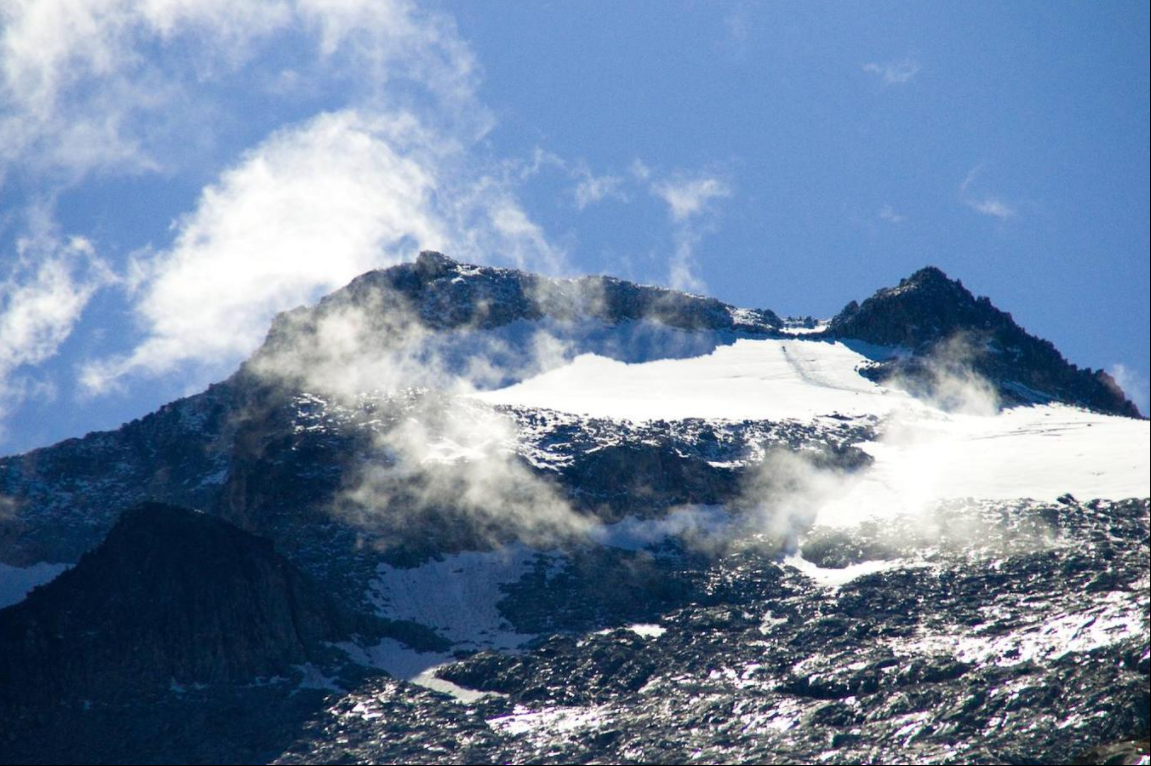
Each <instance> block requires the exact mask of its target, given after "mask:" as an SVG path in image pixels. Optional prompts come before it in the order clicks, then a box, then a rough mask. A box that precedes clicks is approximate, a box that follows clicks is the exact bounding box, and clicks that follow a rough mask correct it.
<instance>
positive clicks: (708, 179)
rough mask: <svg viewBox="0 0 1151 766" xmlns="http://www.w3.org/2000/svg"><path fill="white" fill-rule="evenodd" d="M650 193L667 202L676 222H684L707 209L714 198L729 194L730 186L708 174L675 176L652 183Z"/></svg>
mask: <svg viewBox="0 0 1151 766" xmlns="http://www.w3.org/2000/svg"><path fill="white" fill-rule="evenodd" d="M651 190H652V193H653V194H655V195H656V196H658V197H660V198H661V199H663V201H664V202H666V203H667V207H668V212H670V213H671V217H672V219H673V220H674V221H676V222H684V221H687V220H688V219H690V218H692V217H694V216H697V215H699V214H700V213H702V212H704V211H705V210H707V206H708V203H710V202H711V201H712V200H714V199H718V198H722V197H730V196H731V188H730V187H729V186H728V185H727V184H726V183H725V182H724V181H723V180H722V179H720V178H717V177H714V176H708V175H702V176H697V177H695V178H676V179H672V180H667V181H658V182H656V183H654V184H652V187H651Z"/></svg>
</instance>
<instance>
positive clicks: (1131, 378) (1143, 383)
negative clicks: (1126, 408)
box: [1107, 362, 1148, 415]
mask: <svg viewBox="0 0 1151 766" xmlns="http://www.w3.org/2000/svg"><path fill="white" fill-rule="evenodd" d="M1107 372H1108V373H1109V374H1110V375H1111V377H1113V378H1115V382H1116V383H1118V384H1119V387H1120V388H1122V389H1123V393H1124V394H1126V395H1127V398H1128V399H1130V400H1131V401H1132V402H1133V403H1134V404H1135V406H1136V407H1138V408H1139V411H1140V412H1142V413H1143V414H1144V415H1146V414H1147V402H1148V390H1147V378H1146V376H1144V375H1142V374H1140V373H1139V372H1138V371H1137V370H1133V369H1131V368H1130V367H1128V366H1127V365H1125V364H1123V363H1121V362H1116V363H1115V364H1113V365H1111V368H1110V369H1109V370H1107Z"/></svg>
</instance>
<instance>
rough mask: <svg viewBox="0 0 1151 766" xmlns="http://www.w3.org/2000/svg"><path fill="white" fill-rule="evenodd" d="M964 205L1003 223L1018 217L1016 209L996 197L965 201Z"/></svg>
mask: <svg viewBox="0 0 1151 766" xmlns="http://www.w3.org/2000/svg"><path fill="white" fill-rule="evenodd" d="M964 204H966V205H967V206H968V207H969V208H971V209H972V210H974V211H975V212H976V213H979V214H980V215H989V216H991V217H992V218H998V219H999V220H1001V221H1006V220H1008V219H1011V218H1014V217H1015V216H1016V215H1018V213H1016V211H1015V208H1013V207H1011V206H1010V205H1008V204H1007V203H1006V202H1004V201H1003V200H1001V199H997V198H996V197H984V198H982V199H969V200H964Z"/></svg>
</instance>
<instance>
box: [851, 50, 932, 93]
mask: <svg viewBox="0 0 1151 766" xmlns="http://www.w3.org/2000/svg"><path fill="white" fill-rule="evenodd" d="M919 70H920V65H919V62H918V61H916V60H915V59H913V58H911V57H910V56H907V57H905V58H902V59H899V60H897V61H888V62H885V63H876V62H869V63H866V64H864V65H863V71H864V72H867V73H868V74H873V75H876V76H877V77H879V78H880V79H881V80H882V81H883V85H884V86H885V87H887V86H892V85H906V84H907V83H909V82H911V81H912V80H914V79H915V77H916V75H918V74H919Z"/></svg>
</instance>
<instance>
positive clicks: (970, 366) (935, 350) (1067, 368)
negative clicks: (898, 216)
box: [828, 266, 1140, 417]
mask: <svg viewBox="0 0 1151 766" xmlns="http://www.w3.org/2000/svg"><path fill="white" fill-rule="evenodd" d="M828 334H829V335H831V336H832V337H836V338H843V339H854V340H862V341H866V342H868V343H874V344H877V345H881V346H901V347H903V348H905V349H908V350H910V351H911V352H912V356H911V357H910V358H904V359H900V360H897V361H893V362H888V363H885V364H882V365H878V366H877V367H875V368H874V369H872V370H870V371H869V377H872V378H874V379H876V380H880V381H882V380H889V379H892V378H901V379H903V380H905V381H906V382H909V383H911V384H912V388H913V389H914V388H924V389H930V387H931V385H932V378H933V376H935V375H937V374H939V373H941V372H942V373H948V372H957V371H967V370H971V371H974V372H975V373H978V374H979V375H981V376H982V377H984V378H986V379H987V380H989V381H990V382H992V383H994V384H995V385H996V387H997V389H998V391H999V395H1000V396H1001V397H1002V398H1003V399H1004V400H1005V401H1006V402H1008V403H1024V404H1029V403H1033V402H1037V401H1039V402H1042V401H1061V402H1066V403H1069V404H1076V405H1080V406H1083V407H1087V408H1089V409H1092V410H1096V411H1098V412H1106V413H1110V414H1114V415H1124V416H1127V417H1140V414H1139V410H1138V409H1137V408H1136V407H1135V405H1134V404H1132V403H1131V402H1130V401H1129V400H1128V399H1127V398H1126V397H1125V396H1124V394H1123V391H1122V389H1120V388H1119V386H1118V385H1117V384H1116V383H1115V381H1114V379H1113V378H1112V377H1111V376H1110V375H1108V374H1107V373H1106V372H1104V371H1103V370H1091V369H1085V370H1081V369H1079V368H1078V367H1076V366H1075V365H1074V364H1071V363H1070V362H1068V361H1067V360H1066V359H1064V358H1063V355H1062V354H1060V353H1059V351H1058V350H1057V349H1056V348H1055V346H1054V345H1053V344H1052V343H1051V342H1050V341H1046V340H1042V339H1040V338H1036V337H1035V336H1034V335H1030V334H1028V333H1027V331H1026V330H1024V329H1023V328H1022V327H1020V326H1019V325H1018V324H1016V323H1015V320H1014V319H1012V317H1011V314H1008V313H1007V312H1005V311H1000V310H999V309H997V308H996V307H995V306H993V305H991V301H990V300H989V299H987V298H986V297H979V298H976V297H975V296H974V295H972V294H971V292H970V291H969V290H968V289H967V288H965V287H964V286H963V283H962V282H960V281H958V280H952V279H948V277H947V275H946V274H944V273H943V272H942V271H940V270H939V269H937V268H935V267H931V266H929V267H927V268H924V269H920V270H919V271H917V272H915V273H914V274H912V275H911V276H910V277H908V278H907V279H903V280H900V282H899V285H898V286H896V287H889V288H884V289H882V290H879V291H878V292H877V293H876V294H875V295H873V296H871V297H870V298H868V299H867V300H865V301H864V302H863V303H862V304H857V303H856V302H855V301H852V302H851V303H849V304H848V305H847V306H846V307H845V308H844V309H843V311H841V312H840V313H839V314H838V315H837V316H836V317H835V318H834V319H832V321H831V325H830V327H829V328H828Z"/></svg>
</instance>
